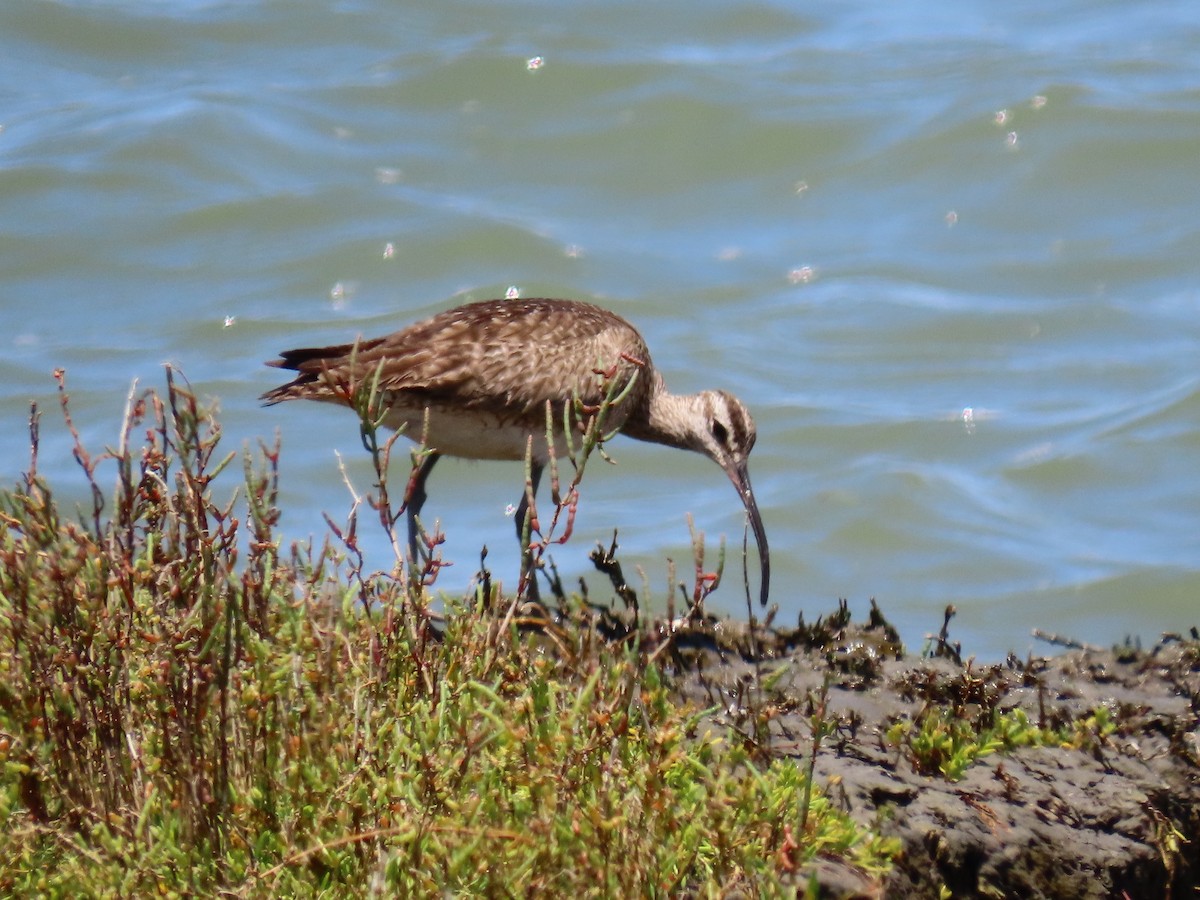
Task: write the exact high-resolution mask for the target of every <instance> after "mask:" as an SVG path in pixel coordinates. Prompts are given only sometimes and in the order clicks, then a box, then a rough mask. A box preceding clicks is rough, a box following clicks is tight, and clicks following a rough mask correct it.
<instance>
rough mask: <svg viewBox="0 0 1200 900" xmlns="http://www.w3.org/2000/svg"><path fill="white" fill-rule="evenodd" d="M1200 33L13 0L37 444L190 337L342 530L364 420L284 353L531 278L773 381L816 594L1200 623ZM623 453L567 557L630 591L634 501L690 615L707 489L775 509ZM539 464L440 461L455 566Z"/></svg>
mask: <svg viewBox="0 0 1200 900" xmlns="http://www.w3.org/2000/svg"><path fill="white" fill-rule="evenodd" d="M1198 46H1200V11H1197V9H1196V8H1195V6H1194V4H1192V3H1189V2H1177V3H1170V2H1164V3H1156V4H1149V5H1147V4H1139V5H1136V6H1133V5H1130V4H1124V3H1115V2H1102V3H1067V4H1058V5H1056V6H1054V7H1053V8H1048V7H1046V6H1045V5H1044V4H1037V3H1032V2H1027V0H1018V2H1015V3H1010V4H1004V5H1002V6H1001V7H996V5H995V4H974V3H964V4H957V5H955V6H954V7H953V8H952V9H950V11H947V10H946V9H945V8H943V5H938V4H921V3H899V4H878V3H854V2H849V3H841V2H839V3H817V4H806V5H801V4H796V5H791V4H785V3H775V4H771V3H742V4H727V3H695V2H687V3H682V2H670V0H668V2H663V3H656V4H640V3H638V4H635V3H609V2H605V3H578V4H553V3H533V2H531V3H477V4H470V3H448V4H438V5H433V6H429V7H428V8H427V6H426V5H423V4H422V5H418V4H404V3H384V2H371V0H363V2H344V3H339V4H327V3H314V2H308V0H287V2H283V0H277V2H265V3H255V2H237V3H206V2H190V3H188V2H171V3H167V2H108V3H97V2H78V3H66V2H32V0H30V2H26V0H16V2H11V3H5V4H3V5H2V6H0V126H2V130H0V317H2V318H0V342H3V347H4V350H5V352H4V354H3V357H2V366H3V368H2V371H0V374H2V376H3V377H2V378H0V412H2V413H3V415H4V417H5V421H7V422H8V424H9V427H8V428H6V429H4V430H3V432H2V433H0V475H3V480H4V481H7V482H9V483H11V482H12V481H13V480H15V479H16V477H17V476H18V474H19V472H20V471H21V470H22V468H23V466H24V465H25V463H26V461H27V457H28V451H27V447H26V444H27V434H26V430H25V418H26V416H27V412H28V404H29V402H30V400H31V399H37V400H38V401H39V402H41V403H42V404H43V405H44V406H46V407H47V412H48V413H50V412H52V411H53V402H54V401H53V396H54V386H53V381H52V379H51V372H52V370H53V369H54V368H55V367H59V366H61V367H64V368H65V369H66V370H67V372H68V379H69V384H70V388H71V394H72V398H73V402H74V405H75V413H76V416H77V420H78V424H79V425H80V427H81V429H82V431H83V433H84V435H85V438H86V439H87V440H88V441H89V442H91V443H93V444H94V445H96V446H97V447H98V446H100V445H102V444H103V443H105V442H111V441H113V440H115V437H116V430H117V421H116V420H117V417H118V415H119V413H120V410H121V408H122V406H123V404H124V398H125V394H126V393H127V391H128V388H129V384H130V382H131V380H132V379H134V378H139V379H141V380H142V382H143V383H148V384H154V385H161V383H162V374H161V365H162V364H163V363H164V362H168V361H169V362H172V363H175V364H177V365H178V366H180V367H181V368H182V370H183V372H184V373H185V374H186V375H187V377H188V378H189V379H190V380H191V382H192V384H193V385H194V386H195V387H196V388H197V389H198V390H199V391H200V392H201V393H203V394H206V395H209V396H215V397H217V398H219V401H220V405H221V408H222V412H223V422H224V423H225V427H226V433H227V439H228V440H229V441H230V442H231V443H232V444H233V446H237V445H239V444H240V443H242V442H244V441H252V440H254V439H256V438H257V436H259V435H262V436H266V437H268V438H269V437H270V436H271V435H272V434H273V433H274V431H275V429H279V430H280V431H281V432H282V435H283V442H284V457H283V486H284V497H283V505H284V509H285V517H284V521H283V528H284V531H285V533H286V534H287V535H288V536H289V537H295V538H303V537H306V536H308V535H309V534H313V533H317V534H320V533H321V532H322V530H323V528H324V525H323V523H322V519H321V511H322V510H327V511H329V512H330V513H331V514H332V515H334V517H335V518H337V517H340V516H342V515H344V513H345V511H346V510H347V509H348V507H349V497H348V494H347V492H346V489H345V487H344V486H343V484H342V482H341V477H340V475H339V473H338V468H337V460H336V457H335V456H334V450H335V449H337V450H340V451H341V453H342V455H343V456H344V457H345V459H346V460H347V465H348V468H349V470H350V473H351V476H352V477H353V478H354V479H355V480H356V482H357V483H358V484H359V486H360V487H361V488H363V489H366V488H367V487H369V477H368V469H367V466H366V462H365V460H364V458H363V457H364V454H363V451H362V449H361V447H360V446H359V443H358V437H357V430H356V428H355V426H354V423H353V420H352V417H350V415H349V414H348V413H345V412H344V411H341V410H337V409H332V408H321V407H318V406H316V405H313V404H310V405H308V406H305V405H303V404H291V405H287V406H283V407H276V408H272V409H268V410H264V409H262V408H260V407H259V405H258V402H257V400H256V397H257V395H258V394H259V393H261V392H262V391H263V390H265V389H267V388H269V387H271V386H273V385H274V384H275V383H277V381H278V378H279V376H278V373H276V372H274V371H273V370H269V369H266V368H264V367H263V366H262V365H261V363H262V361H263V360H265V359H267V358H269V357H271V356H272V355H273V354H274V353H275V352H276V351H278V350H280V349H283V348H285V347H290V346H297V345H305V344H311V343H322V342H331V343H332V342H340V341H345V340H349V339H352V338H353V337H354V336H355V335H356V334H359V333H365V334H375V333H383V332H386V331H390V330H393V329H394V328H398V327H400V326H401V325H403V324H405V323H407V322H409V321H411V320H413V319H415V318H418V317H421V316H425V315H428V314H430V313H433V312H435V311H437V310H440V309H444V308H446V307H448V306H450V305H453V304H454V303H457V302H462V301H464V300H467V299H482V298H485V297H491V296H500V295H502V294H503V293H504V292H505V290H506V289H507V288H509V287H510V286H512V287H516V288H517V289H518V290H519V291H520V292H521V294H522V295H523V296H537V295H551V296H572V297H578V298H582V299H590V300H595V301H597V302H600V303H603V304H605V305H607V306H609V307H610V308H612V309H614V310H616V311H618V312H620V313H621V314H622V315H625V316H626V317H628V318H630V319H631V320H633V321H634V322H635V323H637V324H638V325H639V327H641V329H642V330H643V332H644V333H645V334H646V336H647V339H648V340H649V342H650V345H651V347H652V348H653V350H654V354H655V362H656V363H657V365H658V366H659V367H660V368H661V369H662V370H663V372H664V373H665V375H666V377H667V380H668V382H669V384H670V385H671V386H672V387H673V388H675V389H677V390H698V389H701V388H703V387H718V386H719V387H725V388H727V389H730V390H732V391H734V392H736V393H737V394H739V395H740V396H741V397H742V398H743V399H744V400H745V401H746V402H747V403H748V404H749V405H750V407H751V408H752V409H753V411H754V413H755V416H756V418H757V420H758V426H759V440H758V445H757V447H756V449H755V452H754V456H753V459H752V467H751V469H752V474H753V476H754V483H755V488H756V490H757V492H758V494H759V498H760V502H761V505H762V508H763V515H764V518H765V520H766V523H767V528H768V531H769V533H770V536H771V542H772V548H773V551H774V553H773V562H774V569H775V580H774V584H773V596H772V599H773V600H774V601H776V602H778V604H779V606H780V615H781V617H783V618H784V619H794V617H795V616H796V615H797V614H798V613H799V612H801V611H802V610H803V611H805V612H806V613H807V614H809V615H813V614H820V613H824V612H827V611H829V610H830V609H831V608H833V606H834V604H835V601H836V600H837V598H838V597H846V598H848V599H849V601H850V603H851V605H852V607H853V608H855V609H856V610H857V611H860V612H861V611H863V610H865V608H866V606H867V602H868V600H869V599H870V598H871V597H875V598H878V600H879V601H880V603H881V604H882V606H883V608H884V610H885V612H886V613H888V614H889V615H890V616H891V617H892V618H893V619H894V620H895V621H896V623H897V624H898V625H899V626H900V628H901V631H902V633H903V636H904V638H905V640H906V641H907V642H908V643H909V644H910V645H912V646H915V647H919V646H920V644H921V642H922V640H923V637H924V635H925V634H926V633H927V632H929V631H932V630H936V628H937V627H938V626H939V624H940V621H941V610H942V609H943V608H944V607H945V605H946V604H947V603H954V604H955V605H956V606H957V608H958V610H959V615H958V618H957V619H956V620H955V623H954V626H953V631H952V634H953V635H954V636H955V637H957V638H958V639H960V640H962V641H963V642H964V645H965V647H966V649H967V650H968V651H971V652H975V653H977V654H979V655H981V656H984V657H997V656H1000V655H1002V654H1003V653H1004V652H1005V651H1006V650H1009V649H1014V650H1017V651H1018V652H1022V653H1023V652H1025V651H1026V650H1028V649H1030V648H1031V647H1034V648H1036V647H1037V646H1038V645H1037V644H1036V643H1035V642H1034V641H1033V639H1032V638H1031V637H1030V629H1031V628H1034V627H1038V628H1042V629H1046V630H1049V631H1058V632H1063V633H1065V634H1068V635H1071V636H1073V637H1076V638H1079V639H1083V640H1087V641H1093V642H1097V643H1110V642H1113V641H1116V640H1120V639H1122V638H1123V637H1124V636H1125V635H1126V634H1132V635H1137V636H1140V637H1141V638H1142V639H1143V640H1153V639H1155V638H1156V637H1157V635H1158V634H1159V633H1160V632H1162V631H1164V630H1177V629H1182V628H1186V627H1188V626H1191V625H1196V624H1200V614H1198V613H1200V604H1198V603H1197V600H1198V599H1200V552H1198V551H1200V531H1198V528H1197V525H1198V518H1200V465H1198V455H1200V286H1198V285H1200V280H1198V275H1200V55H1198V54H1197V53H1196V52H1195V48H1196V47H1198ZM534 57H540V65H536V64H535V65H534V66H533V67H531V66H530V65H529V61H530V60H531V59H533V58H534ZM389 248H390V249H389ZM50 423H51V417H50V416H49V415H47V421H46V425H45V426H44V429H45V431H46V432H47V436H46V446H45V447H44V448H43V449H44V454H45V455H44V458H43V462H42V466H43V469H44V470H45V471H47V472H48V473H50V474H51V475H53V476H55V477H59V476H61V477H63V478H66V477H67V476H68V475H71V476H72V477H73V472H72V467H73V463H72V462H71V460H70V457H69V452H68V450H67V444H66V442H65V440H64V439H63V438H62V436H61V431H62V429H61V428H58V427H57V425H54V426H52V425H51V424H50ZM610 449H611V452H612V453H613V455H614V456H615V457H616V458H617V460H618V461H619V466H618V467H616V468H613V467H608V466H600V467H596V468H595V469H589V477H588V480H587V481H586V482H585V486H584V502H583V506H582V508H581V511H580V518H579V521H578V525H577V534H576V537H575V538H574V539H573V541H572V543H571V544H569V545H568V546H567V547H565V548H562V549H560V550H559V552H558V553H557V554H556V559H557V563H558V566H559V568H560V570H561V571H562V572H563V574H564V576H565V578H566V580H567V581H568V583H572V582H574V581H575V580H576V579H577V578H578V577H579V576H581V575H583V576H586V577H587V578H588V581H589V584H590V586H591V592H592V595H593V597H597V596H606V594H605V593H604V592H605V590H606V589H607V588H606V585H605V584H604V582H603V579H602V578H601V577H600V576H598V575H595V574H589V569H590V566H589V564H588V563H587V560H586V552H587V550H588V549H589V548H590V546H591V545H592V544H593V543H594V542H595V541H596V540H607V539H608V537H609V536H610V535H611V529H612V528H613V527H614V526H616V527H618V528H619V529H620V536H621V544H622V548H623V559H624V562H625V564H626V567H627V570H629V571H632V570H633V567H634V566H635V565H640V566H642V567H643V568H644V570H645V573H646V578H647V580H648V586H649V589H650V591H651V592H652V594H653V595H654V596H655V597H656V598H657V602H658V604H659V605H660V607H661V604H662V602H663V595H664V593H665V591H666V585H667V563H666V559H667V558H668V557H672V558H674V559H676V560H677V561H678V562H679V563H680V566H681V572H683V573H685V574H686V572H687V569H688V567H689V566H690V562H689V560H690V551H689V549H688V545H689V544H688V531H687V524H686V520H685V515H686V513H689V512H690V513H691V514H692V515H693V516H694V518H695V521H696V523H697V527H699V528H702V529H704V530H705V531H706V532H707V533H708V534H709V535H710V537H711V536H715V535H717V534H720V533H725V534H728V535H729V536H730V540H731V543H736V544H739V545H740V541H741V534H742V519H743V517H742V515H741V511H740V504H739V503H738V500H737V498H736V496H735V495H734V493H733V491H732V490H731V489H730V486H729V484H728V482H727V481H726V480H725V477H724V476H723V475H722V474H721V472H720V471H719V470H718V469H717V468H716V467H714V466H713V465H712V464H711V463H709V462H707V461H706V460H704V459H702V458H701V457H698V456H696V457H687V456H684V455H683V454H681V453H679V452H677V451H670V450H666V449H664V448H656V447H652V446H647V445H640V444H636V443H633V442H629V441H620V442H615V443H614V444H613V445H612V446H611V448H610ZM71 484H72V485H73V486H75V488H76V489H77V490H78V492H79V495H80V496H81V497H82V496H83V489H82V486H81V485H79V483H78V480H77V479H76V480H74V481H72V482H71ZM64 491H65V487H64ZM519 491H520V473H519V467H517V466H513V465H511V464H508V465H506V464H471V463H464V462H451V461H447V462H445V463H443V464H442V465H441V466H439V468H438V471H437V473H436V475H435V477H434V479H433V481H432V484H431V497H432V499H431V501H430V505H429V507H427V512H436V514H437V515H438V516H440V518H441V520H442V523H443V526H444V528H445V530H446V531H447V533H448V535H449V538H450V540H449V543H448V544H447V547H446V553H447V555H448V556H449V557H450V558H451V559H453V560H454V561H455V562H456V565H455V567H454V568H453V569H450V570H447V571H446V573H445V575H444V576H443V581H442V584H443V586H445V587H447V588H451V589H456V590H457V589H460V588H464V587H465V586H466V585H467V583H468V582H469V580H470V578H471V575H472V573H473V572H474V571H475V568H476V563H477V557H478V551H479V547H480V546H481V545H482V544H484V543H486V544H488V545H489V547H491V548H492V553H491V557H490V561H491V562H492V563H494V564H495V567H496V570H497V575H498V577H501V578H504V579H506V580H509V581H510V582H511V580H512V579H513V577H514V575H515V569H516V565H515V557H516V554H515V541H513V539H512V536H511V522H510V520H508V519H506V518H505V515H504V511H505V507H506V506H507V505H508V504H509V503H510V502H512V501H514V500H515V499H516V498H517V496H518V494H519ZM370 550H371V552H372V554H373V555H374V558H375V561H376V564H378V565H383V566H386V565H387V563H388V558H387V552H386V550H385V548H384V545H383V543H382V541H381V540H379V541H376V542H374V543H372V544H371V546H370ZM506 554H507V555H506ZM506 560H507V562H506ZM729 571H730V573H731V575H732V576H733V577H730V578H729V579H728V581H727V583H726V585H725V586H723V587H722V589H721V591H720V592H718V594H717V595H716V596H715V598H714V599H715V600H716V602H717V603H718V605H721V606H723V608H725V609H726V610H729V611H731V612H735V613H736V612H738V611H740V610H744V605H743V604H744V601H743V598H742V594H741V590H740V582H741V571H740V561H738V560H735V559H731V562H730V567H729Z"/></svg>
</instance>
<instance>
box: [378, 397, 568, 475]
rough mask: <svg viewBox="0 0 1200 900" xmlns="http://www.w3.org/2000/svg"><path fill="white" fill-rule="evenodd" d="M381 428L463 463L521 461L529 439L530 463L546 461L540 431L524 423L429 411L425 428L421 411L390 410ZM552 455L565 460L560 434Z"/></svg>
mask: <svg viewBox="0 0 1200 900" xmlns="http://www.w3.org/2000/svg"><path fill="white" fill-rule="evenodd" d="M384 424H385V425H386V426H387V427H389V428H394V429H396V430H400V429H401V428H403V430H404V436H405V437H407V438H409V439H410V440H412V441H414V442H416V443H423V444H424V445H425V446H426V447H427V448H429V449H431V450H436V451H437V452H438V453H441V454H445V455H446V456H459V457H462V458H464V459H509V460H523V459H525V453H526V448H527V447H528V444H529V438H530V436H531V435H532V437H533V458H534V461H535V462H540V463H545V462H546V461H547V460H548V459H549V454H548V453H547V450H546V429H545V428H544V427H543V428H540V429H538V430H536V431H535V430H534V429H532V428H530V427H529V426H528V424H527V423H521V422H512V421H506V420H502V419H500V418H499V417H497V416H495V415H494V414H491V413H487V412H483V411H480V410H449V409H445V408H442V409H436V408H435V409H430V411H429V419H428V427H426V420H425V411H424V410H419V411H418V410H402V409H396V408H394V407H393V409H392V411H391V412H390V413H389V414H388V416H387V418H386V420H385V421H384ZM576 446H578V441H577V442H576ZM555 453H556V454H557V455H558V458H559V459H566V456H567V448H566V444H565V442H564V441H563V439H562V435H561V434H558V435H557V439H556V441H555Z"/></svg>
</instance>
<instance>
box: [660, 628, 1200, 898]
mask: <svg viewBox="0 0 1200 900" xmlns="http://www.w3.org/2000/svg"><path fill="white" fill-rule="evenodd" d="M948 622H949V614H948V615H947V623H948ZM659 633H660V634H665V631H664V630H660V632H659ZM1197 638H1198V635H1197V634H1196V633H1195V631H1193V633H1192V634H1191V635H1190V636H1186V637H1184V636H1165V637H1164V638H1163V639H1162V641H1161V642H1160V643H1159V644H1158V645H1157V646H1155V647H1153V648H1152V649H1150V650H1148V651H1142V650H1137V649H1133V648H1117V649H1114V650H1098V649H1084V650H1072V651H1070V652H1065V653H1063V654H1061V655H1058V656H1051V657H1045V658H1040V657H1039V658H1026V659H1018V658H1016V657H1013V656H1010V657H1009V658H1008V659H1007V660H1006V661H1004V662H1003V663H999V664H989V665H980V664H977V663H974V662H973V661H971V660H969V659H968V660H964V659H963V658H962V656H961V653H960V650H959V648H958V647H956V646H954V645H952V644H951V643H950V642H949V641H948V640H947V638H946V628H945V627H943V629H942V633H941V634H940V635H938V636H937V637H935V638H931V640H930V644H929V648H928V650H927V652H926V653H924V654H922V655H920V656H913V655H910V654H907V653H906V652H905V650H904V648H903V647H902V646H901V644H900V641H899V639H898V636H897V634H896V632H895V630H894V629H893V628H892V627H891V626H890V625H889V624H888V623H887V622H886V620H884V618H883V616H882V614H881V613H880V612H879V610H878V609H877V608H875V606H874V604H872V609H871V613H870V616H869V618H868V620H867V621H866V622H863V623H854V622H852V621H851V617H850V614H849V611H848V609H847V608H846V606H845V604H843V605H842V606H841V608H840V609H839V610H838V611H837V613H835V614H834V615H832V616H829V617H827V618H822V619H820V620H818V621H817V622H815V623H812V624H807V625H806V624H804V623H803V622H802V623H801V624H799V625H798V626H797V627H796V628H793V629H786V628H778V627H775V628H771V629H756V630H754V631H751V630H750V629H748V628H746V627H745V626H741V625H738V624H737V623H731V622H729V621H725V620H717V619H712V618H706V619H701V620H699V621H693V622H692V623H690V624H689V625H688V626H687V627H686V628H683V629H682V630H677V631H676V632H675V633H674V634H673V635H671V637H670V639H669V640H666V639H664V640H665V642H666V643H667V644H669V646H666V647H664V648H663V650H664V651H666V652H664V653H663V654H661V655H660V659H663V660H664V661H666V660H669V668H670V669H671V670H672V671H673V673H674V675H675V676H676V678H677V684H678V690H679V692H680V694H681V695H682V696H683V697H685V698H687V699H689V700H691V701H693V702H694V703H696V704H697V705H699V706H701V707H705V708H709V709H710V710H712V712H710V716H711V717H712V718H713V719H714V720H715V721H716V722H717V723H718V724H720V725H722V726H729V727H731V728H732V729H733V730H734V733H735V734H736V735H738V736H740V739H742V740H744V741H745V742H746V747H747V749H748V750H750V751H751V755H752V756H753V757H754V758H756V759H760V760H761V761H763V762H767V761H769V760H770V759H771V758H775V757H793V758H796V759H797V760H799V761H801V762H802V763H803V764H804V765H806V766H807V765H809V764H810V761H811V760H814V759H815V765H814V775H815V778H816V782H817V784H818V785H820V786H821V787H822V788H823V789H824V790H825V792H826V793H827V794H828V796H829V797H830V798H832V799H833V800H834V801H835V802H836V803H838V804H840V805H842V806H843V807H844V808H845V809H846V810H847V811H848V812H849V813H850V814H851V815H852V816H854V817H855V818H856V819H857V820H859V821H861V822H863V823H867V824H872V825H874V826H875V827H877V828H879V829H880V830H881V831H882V832H883V833H884V834H887V835H892V836H895V837H897V838H898V839H899V840H900V842H901V844H902V847H903V850H902V852H901V854H900V856H899V858H898V859H897V862H896V866H895V869H894V870H893V871H892V872H891V874H890V875H888V876H887V877H886V878H885V879H884V880H883V881H882V882H880V881H878V880H877V879H872V878H869V877H867V876H866V875H865V873H860V872H856V871H854V870H853V868H852V867H850V866H848V865H846V864H842V863H834V862H822V863H820V864H818V865H817V866H816V867H815V868H810V869H808V870H806V871H802V872H798V873H797V888H798V890H800V891H801V892H803V890H805V889H806V888H807V887H808V885H809V882H810V879H812V878H813V877H814V876H815V878H816V881H817V883H818V884H819V885H820V888H821V895H822V896H880V897H883V896H886V897H907V896H919V897H938V896H954V897H1025V898H1038V897H1045V898H1061V897H1083V898H1090V897H1095V898H1101V897H1129V898H1143V897H1144V898H1163V897H1189V896H1195V893H1196V891H1197V888H1198V887H1200V640H1198V639H1197ZM947 892H948V893H947Z"/></svg>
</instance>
